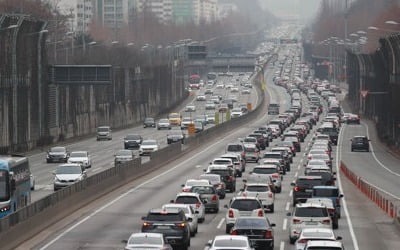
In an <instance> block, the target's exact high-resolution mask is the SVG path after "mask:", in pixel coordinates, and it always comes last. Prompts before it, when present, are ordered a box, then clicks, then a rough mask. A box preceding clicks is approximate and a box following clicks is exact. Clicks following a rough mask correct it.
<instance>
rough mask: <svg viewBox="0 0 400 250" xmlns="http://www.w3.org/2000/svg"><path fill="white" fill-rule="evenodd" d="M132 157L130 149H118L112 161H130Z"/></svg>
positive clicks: (116, 162)
mask: <svg viewBox="0 0 400 250" xmlns="http://www.w3.org/2000/svg"><path fill="white" fill-rule="evenodd" d="M134 157H135V155H134V154H133V151H132V150H129V149H121V150H118V152H117V153H116V154H115V158H114V163H115V164H118V163H123V162H128V161H132V160H133V158H134Z"/></svg>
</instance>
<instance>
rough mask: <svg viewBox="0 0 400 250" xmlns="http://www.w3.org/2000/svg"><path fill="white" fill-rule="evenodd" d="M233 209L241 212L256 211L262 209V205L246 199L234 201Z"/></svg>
mask: <svg viewBox="0 0 400 250" xmlns="http://www.w3.org/2000/svg"><path fill="white" fill-rule="evenodd" d="M231 208H234V209H237V210H239V211H253V210H255V209H259V208H261V205H260V203H259V202H258V201H257V200H252V199H244V200H235V201H233V202H232V204H231Z"/></svg>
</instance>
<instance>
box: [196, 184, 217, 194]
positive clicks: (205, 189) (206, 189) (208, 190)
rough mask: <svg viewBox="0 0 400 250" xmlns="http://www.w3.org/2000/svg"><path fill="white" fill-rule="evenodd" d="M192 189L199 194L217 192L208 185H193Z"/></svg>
mask: <svg viewBox="0 0 400 250" xmlns="http://www.w3.org/2000/svg"><path fill="white" fill-rule="evenodd" d="M191 191H192V192H193V193H198V194H215V189H214V188H212V187H206V186H198V187H192V190H191Z"/></svg>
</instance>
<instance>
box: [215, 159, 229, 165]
mask: <svg viewBox="0 0 400 250" xmlns="http://www.w3.org/2000/svg"><path fill="white" fill-rule="evenodd" d="M213 163H214V164H215V165H226V164H231V162H230V161H229V160H215V161H213Z"/></svg>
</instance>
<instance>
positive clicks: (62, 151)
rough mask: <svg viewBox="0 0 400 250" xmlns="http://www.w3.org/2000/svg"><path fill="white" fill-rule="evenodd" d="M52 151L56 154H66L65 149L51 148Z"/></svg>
mask: <svg viewBox="0 0 400 250" xmlns="http://www.w3.org/2000/svg"><path fill="white" fill-rule="evenodd" d="M50 151H51V152H54V153H65V151H66V150H65V148H63V147H55V148H51V150H50Z"/></svg>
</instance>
